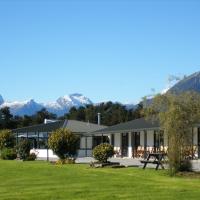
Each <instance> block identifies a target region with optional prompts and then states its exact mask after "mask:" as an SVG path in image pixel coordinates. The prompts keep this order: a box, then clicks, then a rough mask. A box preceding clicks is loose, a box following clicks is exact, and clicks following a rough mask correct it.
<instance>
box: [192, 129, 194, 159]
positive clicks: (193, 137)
mask: <svg viewBox="0 0 200 200" xmlns="http://www.w3.org/2000/svg"><path fill="white" fill-rule="evenodd" d="M192 160H194V128H193V127H192Z"/></svg>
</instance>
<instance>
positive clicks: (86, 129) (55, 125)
mask: <svg viewBox="0 0 200 200" xmlns="http://www.w3.org/2000/svg"><path fill="white" fill-rule="evenodd" d="M88 125H90V126H88ZM59 128H68V129H70V130H71V131H72V132H73V133H80V134H83V133H87V134H88V133H90V132H94V131H95V130H99V129H104V128H106V126H103V125H98V124H94V123H87V122H82V121H77V120H60V121H56V122H51V123H47V124H38V125H33V126H27V127H22V128H18V129H14V130H12V132H13V133H27V132H28V133H30V132H52V131H55V130H56V129H59Z"/></svg>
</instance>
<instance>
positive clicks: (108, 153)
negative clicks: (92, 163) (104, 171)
mask: <svg viewBox="0 0 200 200" xmlns="http://www.w3.org/2000/svg"><path fill="white" fill-rule="evenodd" d="M114 154H115V152H114V148H113V146H112V145H110V144H100V145H98V146H96V147H95V148H94V149H93V156H94V158H95V159H96V160H98V161H99V162H101V163H106V162H107V160H108V158H111V157H112V156H113V155H114Z"/></svg>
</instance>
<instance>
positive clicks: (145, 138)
mask: <svg viewBox="0 0 200 200" xmlns="http://www.w3.org/2000/svg"><path fill="white" fill-rule="evenodd" d="M144 158H147V131H146V130H144Z"/></svg>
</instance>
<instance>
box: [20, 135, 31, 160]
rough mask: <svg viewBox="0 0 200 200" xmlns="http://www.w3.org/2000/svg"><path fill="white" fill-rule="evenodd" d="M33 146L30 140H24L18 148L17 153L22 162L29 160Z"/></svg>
mask: <svg viewBox="0 0 200 200" xmlns="http://www.w3.org/2000/svg"><path fill="white" fill-rule="evenodd" d="M30 150H31V145H30V142H29V140H27V139H23V140H21V141H20V143H19V144H18V146H17V153H18V155H19V158H20V159H21V160H27V159H28V157H29V155H30Z"/></svg>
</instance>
